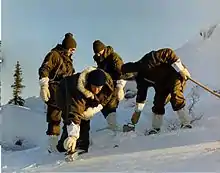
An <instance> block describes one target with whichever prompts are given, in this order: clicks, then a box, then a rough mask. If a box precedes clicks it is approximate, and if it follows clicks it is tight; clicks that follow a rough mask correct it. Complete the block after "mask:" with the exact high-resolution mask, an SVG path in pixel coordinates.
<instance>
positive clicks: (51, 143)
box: [48, 135, 58, 153]
mask: <svg viewBox="0 0 220 173" xmlns="http://www.w3.org/2000/svg"><path fill="white" fill-rule="evenodd" d="M57 144H58V136H56V135H49V136H48V152H49V153H54V152H57V151H58V150H57V147H56V146H57Z"/></svg>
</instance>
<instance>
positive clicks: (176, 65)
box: [171, 59, 190, 80]
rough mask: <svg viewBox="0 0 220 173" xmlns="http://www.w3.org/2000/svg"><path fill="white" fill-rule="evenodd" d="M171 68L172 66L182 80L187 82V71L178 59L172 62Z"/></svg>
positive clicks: (188, 75)
mask: <svg viewBox="0 0 220 173" xmlns="http://www.w3.org/2000/svg"><path fill="white" fill-rule="evenodd" d="M171 66H172V67H173V68H174V69H175V70H176V71H177V72H178V73H180V75H181V77H182V78H183V79H184V80H187V78H189V77H190V73H189V71H188V70H187V68H185V67H184V66H183V65H182V62H181V60H180V59H178V60H177V61H176V62H174V63H173V64H172V65H171Z"/></svg>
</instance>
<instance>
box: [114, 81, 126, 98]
mask: <svg viewBox="0 0 220 173" xmlns="http://www.w3.org/2000/svg"><path fill="white" fill-rule="evenodd" d="M125 84H126V81H125V80H122V79H121V80H118V81H117V85H116V93H117V98H118V101H121V100H123V99H124V96H125V93H124V87H125Z"/></svg>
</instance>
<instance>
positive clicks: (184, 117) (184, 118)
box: [176, 108, 192, 129]
mask: <svg viewBox="0 0 220 173" xmlns="http://www.w3.org/2000/svg"><path fill="white" fill-rule="evenodd" d="M176 112H177V115H178V117H179V120H180V123H181V128H183V129H191V128H192V124H191V123H190V117H189V114H188V113H187V111H186V110H185V108H182V109H180V110H178V111H176Z"/></svg>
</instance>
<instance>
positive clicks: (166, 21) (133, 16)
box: [1, 0, 220, 103]
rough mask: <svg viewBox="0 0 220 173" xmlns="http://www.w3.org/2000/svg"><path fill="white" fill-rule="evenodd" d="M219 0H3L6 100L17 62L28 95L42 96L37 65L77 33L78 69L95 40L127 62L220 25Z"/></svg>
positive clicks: (84, 63) (89, 61) (88, 58)
mask: <svg viewBox="0 0 220 173" xmlns="http://www.w3.org/2000/svg"><path fill="white" fill-rule="evenodd" d="M219 7H220V1H219V0H138V1H135V0H105V1H104V0H93V1H91V0H19V1H18V0H2V36H1V38H2V41H3V48H2V49H3V58H4V65H3V69H2V70H3V71H2V72H3V73H2V82H3V93H2V97H3V103H5V102H7V101H8V100H9V98H10V97H11V93H12V89H11V88H10V85H11V84H12V83H13V73H14V66H15V64H16V61H17V60H19V61H20V64H21V67H22V69H23V78H24V85H26V88H24V90H23V95H22V96H23V97H24V98H26V97H31V96H39V85H38V68H39V66H40V65H41V62H42V60H43V58H44V56H45V55H46V54H47V52H48V51H49V50H50V49H51V48H53V47H54V46H55V45H56V44H57V43H60V42H61V41H62V39H63V36H64V34H65V33H66V32H72V33H74V35H75V38H76V40H77V43H78V47H77V52H76V54H75V56H74V66H75V68H76V70H77V71H80V70H82V69H83V68H85V67H87V66H90V65H94V62H93V59H92V56H93V52H92V42H93V41H94V40H95V39H101V40H102V41H103V42H104V43H105V44H106V45H111V46H113V48H114V49H115V50H116V52H118V53H119V54H120V55H121V57H122V58H123V59H124V61H125V62H128V61H135V60H138V59H140V58H141V56H143V55H144V54H145V53H147V52H149V51H151V50H153V49H159V48H162V47H171V48H173V49H176V48H179V47H180V46H181V45H183V44H184V43H185V42H186V41H187V40H188V39H191V38H192V37H194V36H195V35H196V34H199V30H200V29H203V28H205V27H208V26H209V25H212V24H214V23H220V10H219Z"/></svg>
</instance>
